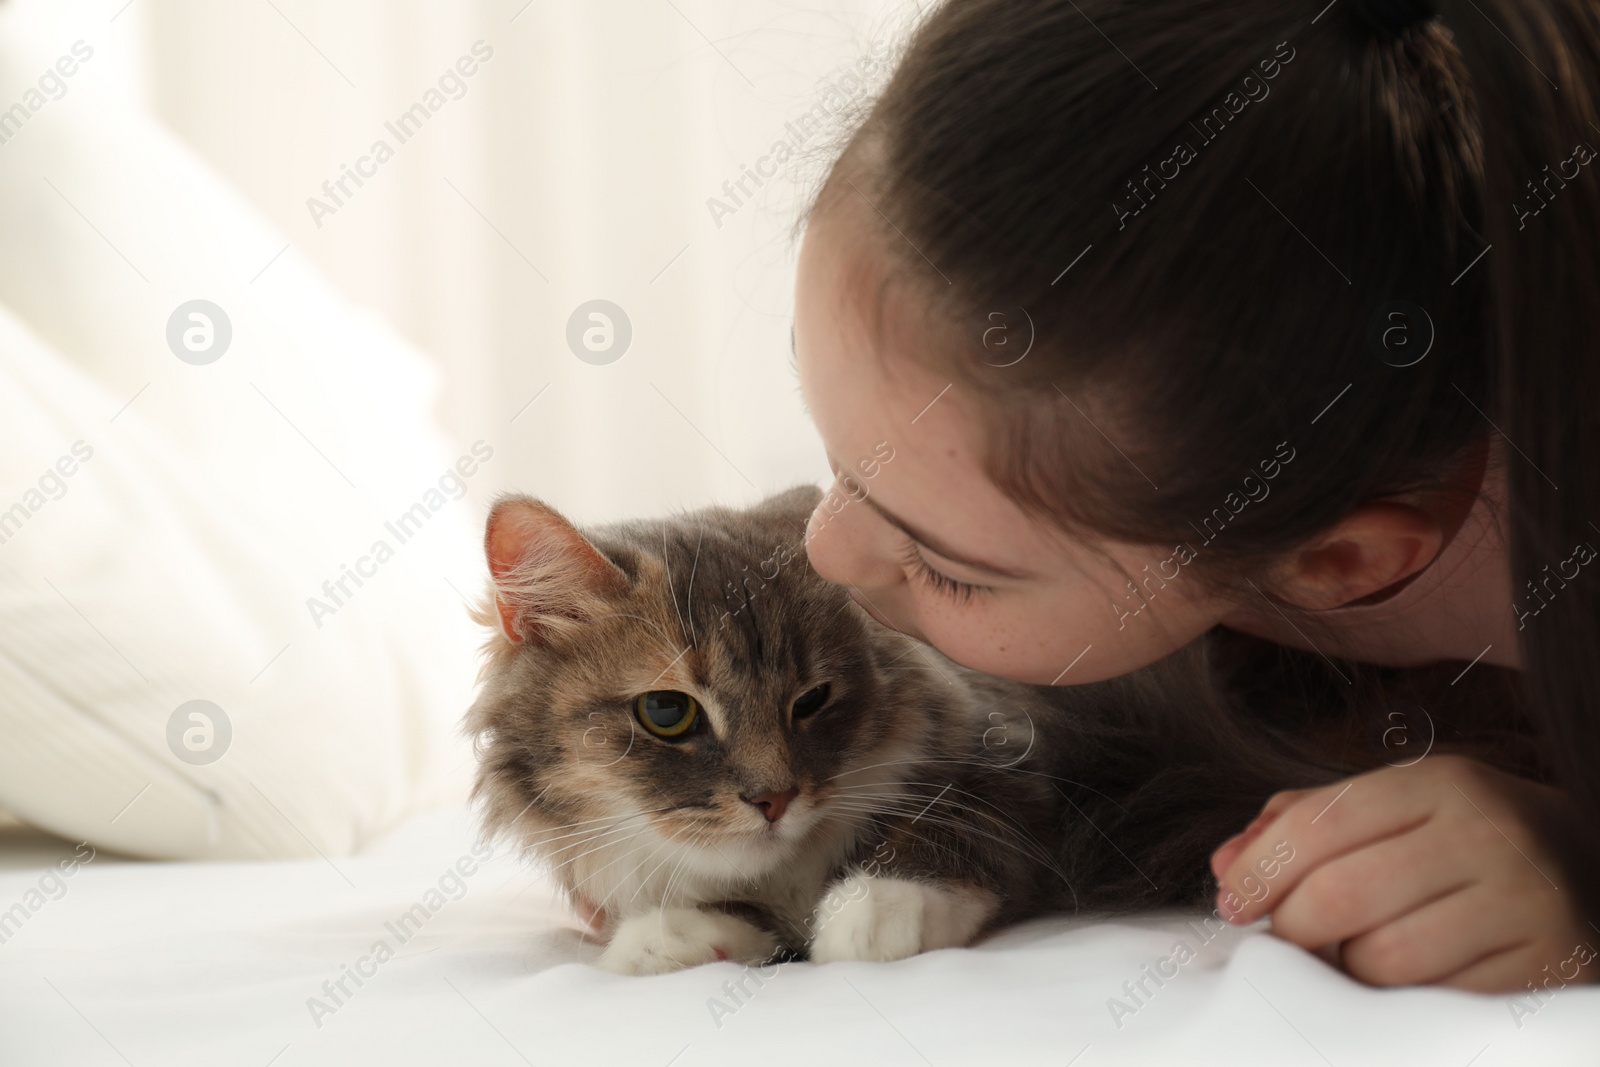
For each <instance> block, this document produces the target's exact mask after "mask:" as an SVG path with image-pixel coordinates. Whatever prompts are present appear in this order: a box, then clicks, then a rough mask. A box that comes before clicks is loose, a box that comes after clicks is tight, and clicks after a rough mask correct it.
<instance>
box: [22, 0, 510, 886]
mask: <svg viewBox="0 0 1600 1067" xmlns="http://www.w3.org/2000/svg"><path fill="white" fill-rule="evenodd" d="M3 11H4V9H0V108H3V107H4V106H6V102H8V101H13V100H23V99H25V94H26V92H27V90H28V89H29V88H30V87H34V86H36V84H37V80H38V78H39V77H40V73H41V72H42V71H45V70H46V69H47V68H50V67H52V65H53V64H54V63H55V62H56V61H57V59H58V57H59V56H61V55H67V54H71V46H72V45H73V44H74V42H73V41H70V40H62V41H59V42H57V41H51V42H49V44H48V45H47V46H46V47H44V48H40V47H38V46H36V45H33V44H31V43H29V42H28V41H26V40H24V39H23V38H22V36H21V35H20V34H19V32H18V29H17V27H16V26H15V20H14V19H11V18H8V17H7V16H6V15H5V14H4V13H3ZM89 44H90V47H93V42H89ZM79 51H80V53H81V51H82V50H81V49H80V50H79ZM63 80H64V82H65V83H66V84H67V86H68V88H67V90H66V92H65V93H64V95H62V96H61V97H60V98H59V99H49V100H48V103H46V104H45V105H44V106H43V107H41V108H39V109H38V110H37V111H35V112H33V113H32V114H31V115H30V116H29V117H28V118H27V120H26V121H25V122H24V123H22V124H21V126H20V128H18V129H16V130H15V131H14V132H12V133H11V135H10V138H9V139H8V140H7V141H6V142H5V143H4V144H3V145H0V153H3V156H4V159H3V163H4V165H3V166H0V808H4V809H8V810H10V811H12V812H14V813H16V814H17V815H19V816H20V817H22V818H23V819H25V820H27V821H29V822H32V823H34V824H36V825H38V826H41V827H44V828H46V829H49V830H51V831H54V832H55V833H58V834H61V835H63V836H65V837H68V838H71V839H72V840H87V841H89V842H91V843H93V844H95V845H96V846H97V847H101V848H109V849H113V850H121V851H124V852H128V853H133V854H137V855H144V856H159V857H268V856H289V855H314V854H316V853H319V852H320V853H323V854H325V855H328V856H334V855H337V854H341V853H346V852H349V851H351V850H352V849H354V848H356V847H358V846H359V845H360V844H361V843H362V842H364V841H365V840H367V839H369V838H370V837H372V836H374V835H376V834H378V833H380V832H382V831H383V830H385V829H387V828H388V827H390V826H392V825H393V824H394V823H395V822H397V821H398V820H400V819H401V818H403V817H405V816H406V815H408V814H410V813H411V812H413V811H415V810H418V809H419V808H422V807H428V806H433V805H437V804H441V803H453V802H458V801H459V800H460V799H461V798H462V797H463V796H464V790H465V787H466V784H467V782H468V780H469V777H470V770H471V754H470V750H469V749H468V748H467V746H466V744H465V742H464V741H463V740H462V739H461V738H460V737H459V735H458V734H457V729H456V727H457V723H458V722H459V719H460V716H461V712H462V711H463V710H464V708H465V707H466V706H467V704H468V703H470V700H471V690H472V682H473V674H474V670H475V661H476V654H475V646H476V644H477V641H478V636H479V635H478V634H477V632H476V630H475V628H474V626H473V624H472V623H470V621H469V620H468V619H467V617H466V612H465V606H464V604H463V603H462V600H461V598H460V596H458V595H457V592H456V591H455V589H459V590H460V591H461V593H462V594H465V595H468V596H470V595H474V594H475V593H476V590H477V587H478V585H479V584H480V582H481V579H480V578H479V572H480V568H481V564H480V562H479V554H478V549H477V520H478V513H477V509H476V508H474V507H473V506H472V505H471V503H470V502H469V500H468V499H467V498H465V497H463V496H462V495H461V494H462V493H464V492H465V491H466V489H468V488H471V489H475V490H479V489H484V488H492V486H493V483H494V482H495V481H496V480H497V478H496V474H495V467H496V465H495V463H494V454H495V450H496V449H498V448H500V447H501V446H502V442H501V441H500V440H497V439H495V435H496V433H497V432H498V431H497V430H496V429H495V428H490V429H488V430H486V432H485V433H484V434H483V435H482V440H478V441H474V440H464V441H460V442H447V441H446V440H445V439H444V438H443V436H442V434H440V433H439V432H438V430H437V429H436V428H435V426H434V424H433V419H432V414H433V413H432V403H433V394H434V385H435V382H434V376H433V374H432V371H431V368H430V367H429V366H428V364H427V363H426V362H425V361H424V360H423V359H422V358H420V357H419V356H418V355H417V354H416V353H415V352H414V351H412V350H411V349H409V348H408V347H407V346H406V345H405V344H404V343H403V342H402V341H400V340H399V339H398V338H397V337H395V336H394V335H393V334H392V333H391V332H390V331H388V330H387V329H386V328H384V326H383V325H382V324H381V323H379V322H378V321H377V320H375V319H374V318H372V317H370V316H366V315H363V314H360V313H357V312H356V311H354V310H353V309H352V308H351V307H350V306H348V305H347V304H346V303H345V302H344V301H343V300H341V299H340V298H339V297H338V295H337V294H335V293H334V292H333V291H331V289H330V288H329V286H328V284H327V282H326V281H325V280H324V279H322V278H321V277H319V276H318V275H317V273H316V272H315V270H314V269H312V268H311V267H310V266H309V265H308V263H307V262H306V261H305V260H304V259H303V258H302V257H300V256H299V255H298V254H297V253H296V252H295V251H294V250H293V249H290V250H288V251H285V252H283V253H282V254H281V255H278V253H279V252H280V250H282V249H283V248H284V246H285V244H286V243H287V242H286V241H285V240H284V239H283V238H282V237H281V236H280V235H278V234H277V233H275V232H273V231H272V230H271V228H270V227H268V226H267V225H265V224H264V223H263V222H262V221H261V220H260V219H259V218H258V217H257V216H256V215H255V214H254V212H253V211H252V210H251V209H250V208H249V207H248V206H247V205H246V204H244V203H243V202H242V201H241V200H240V199H239V198H238V197H237V196H236V195H234V194H233V193H232V192H231V191H230V190H229V189H227V188H226V187H225V186H224V185H223V183H222V182H221V181H219V180H218V179H217V178H216V177H215V176H214V175H213V174H212V173H210V172H209V171H208V170H207V168H206V167H205V166H204V165H203V164H201V163H200V162H199V161H198V160H196V159H195V158H194V157H193V156H192V155H191V154H190V153H188V152H187V151H186V150H185V149H184V148H183V147H182V146H181V145H180V144H178V143H177V142H176V141H175V140H174V139H173V138H172V137H171V136H170V135H168V134H167V133H165V132H164V131H163V130H162V129H160V128H159V127H157V126H156V125H154V124H153V123H152V122H151V121H149V120H148V119H147V118H145V117H144V116H143V115H141V114H139V113H137V112H136V111H134V110H132V109H130V108H126V107H124V106H122V104H121V103H120V101H118V100H116V99H114V95H115V91H114V87H113V86H112V85H111V84H110V83H106V84H100V83H97V81H96V75H95V68H94V61H93V58H92V57H91V58H90V59H88V60H87V61H84V62H81V63H80V64H78V69H77V70H76V72H75V74H74V75H73V76H72V77H71V78H67V79H63ZM274 256H277V258H276V259H274V258H273V257H274ZM269 262H270V264H271V265H270V266H267V264H268V263H269ZM263 268H265V269H263ZM195 299H204V300H208V301H211V302H213V303H214V304H216V305H218V306H220V307H221V308H222V309H223V311H224V312H225V314H226V316H227V317H228V319H229V321H230V323H231V331H232V340H231V343H230V344H229V346H228V348H227V349H226V351H225V352H223V354H222V355H221V357H220V358H218V359H217V360H216V361H215V362H212V363H209V364H206V365H194V364H192V363H190V362H185V361H183V360H180V359H179V358H178V357H177V356H176V355H175V354H174V352H173V350H172V349H171V348H170V347H169V344H168V339H167V333H168V321H169V318H171V317H172V315H173V312H174V310H175V309H176V308H178V306H179V305H181V304H184V303H185V302H187V301H191V300H195ZM184 322H186V323H188V325H190V326H193V325H195V322H190V321H189V320H184ZM180 347H181V345H180ZM191 358H196V357H194V356H193V355H192V354H191ZM403 516H409V521H408V522H406V523H405V524H404V526H403V529H402V527H400V526H396V525H395V524H396V523H400V522H401V519H402V517H403ZM380 542H382V543H384V544H386V545H387V546H388V548H389V550H390V553H391V554H390V555H385V554H384V553H383V552H382V551H377V552H376V553H375V552H374V550H375V549H376V547H377V545H378V544H379V543H380ZM377 557H382V559H381V562H380V561H379V559H378V558H377ZM346 565H348V566H349V567H351V568H359V569H360V570H361V571H363V572H364V573H366V574H367V575H368V576H367V577H366V578H365V579H363V580H362V582H361V584H359V585H357V584H356V582H355V580H354V579H352V578H350V577H348V576H347V573H346V571H345V569H344V567H345V566H346ZM341 579H342V580H343V583H344V585H343V590H342V594H343V595H341V590H340V589H339V588H338V583H339V582H340V581H341ZM325 582H327V583H328V586H327V588H325V587H324V583H325ZM452 586H454V589H453V588H452ZM330 590H331V593H330ZM319 605H320V606H319ZM195 700H203V701H209V702H211V703H212V704H214V705H215V706H217V707H220V708H221V709H222V712H223V717H225V719H226V721H227V723H228V724H229V725H230V726H231V735H232V736H231V740H229V741H227V743H226V746H225V749H224V748H223V743H222V731H221V729H220V727H221V726H222V717H219V716H217V715H215V714H211V715H209V718H210V719H211V720H213V722H212V727H213V732H212V734H211V742H210V744H211V747H210V748H209V749H206V748H205V744H206V721H205V720H204V719H191V718H189V717H188V710H192V709H186V711H185V712H184V713H183V714H182V715H180V716H179V721H178V725H177V726H176V727H174V728H173V730H172V734H173V740H172V742H171V743H169V724H170V722H171V720H172V719H173V716H174V713H175V712H177V711H178V709H179V708H180V706H181V705H185V704H187V703H188V702H190V701H195ZM190 746H194V747H190ZM196 749H198V751H197V750H196ZM219 750H221V751H222V755H221V756H220V758H216V759H215V760H214V761H213V762H209V763H196V762H191V761H193V760H196V759H201V758H203V757H205V756H208V755H211V754H214V753H215V752H217V751H219ZM330 877H332V874H331V873H330Z"/></svg>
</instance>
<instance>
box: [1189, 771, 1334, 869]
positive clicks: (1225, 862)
mask: <svg viewBox="0 0 1600 1067" xmlns="http://www.w3.org/2000/svg"><path fill="white" fill-rule="evenodd" d="M1310 792H1312V790H1310V789H1290V790H1286V791H1284V792H1282V793H1274V794H1273V795H1272V796H1271V797H1270V798H1269V799H1268V800H1267V802H1266V803H1265V804H1264V805H1262V807H1261V814H1260V815H1257V816H1256V817H1255V818H1254V819H1252V820H1251V822H1250V825H1248V826H1246V827H1245V828H1244V829H1243V830H1240V831H1239V832H1238V833H1236V834H1234V835H1233V836H1232V837H1230V838H1228V839H1227V840H1226V841H1224V842H1223V843H1222V844H1220V845H1218V846H1217V850H1216V851H1215V852H1213V853H1212V854H1211V873H1212V875H1214V876H1215V877H1217V878H1219V879H1220V878H1221V877H1222V874H1223V872H1224V871H1226V870H1227V869H1228V867H1229V866H1230V865H1231V864H1232V863H1233V861H1234V859H1236V858H1237V857H1238V855H1239V852H1240V850H1242V849H1243V848H1244V847H1245V846H1246V845H1248V844H1249V843H1250V842H1251V841H1253V840H1255V839H1256V838H1257V837H1259V836H1261V831H1262V830H1265V829H1266V828H1267V827H1268V826H1270V825H1271V824H1272V821H1273V820H1274V819H1276V818H1277V817H1278V814H1279V813H1280V812H1282V811H1283V809H1284V808H1287V807H1288V806H1289V805H1290V804H1293V803H1294V802H1295V801H1296V800H1298V799H1299V798H1300V797H1302V796H1305V795H1306V794H1307V793H1310Z"/></svg>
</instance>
